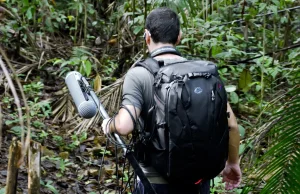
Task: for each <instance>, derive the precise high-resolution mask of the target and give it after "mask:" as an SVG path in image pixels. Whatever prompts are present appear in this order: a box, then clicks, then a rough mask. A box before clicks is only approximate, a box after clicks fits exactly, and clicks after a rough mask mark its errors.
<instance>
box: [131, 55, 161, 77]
mask: <svg viewBox="0 0 300 194" xmlns="http://www.w3.org/2000/svg"><path fill="white" fill-rule="evenodd" d="M162 62H163V61H162ZM135 66H136V67H137V66H142V67H144V68H145V69H147V70H148V71H149V72H150V73H151V74H152V75H155V74H156V73H157V72H158V70H159V68H160V67H161V66H163V63H161V61H156V60H155V59H153V58H147V59H143V60H140V61H139V62H138V63H137V64H136V65H135Z"/></svg>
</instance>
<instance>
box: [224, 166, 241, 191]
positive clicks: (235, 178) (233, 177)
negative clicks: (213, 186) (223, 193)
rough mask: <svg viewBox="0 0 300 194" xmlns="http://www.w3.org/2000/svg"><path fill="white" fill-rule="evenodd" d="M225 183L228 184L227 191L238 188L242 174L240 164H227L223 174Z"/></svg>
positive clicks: (226, 185)
mask: <svg viewBox="0 0 300 194" xmlns="http://www.w3.org/2000/svg"><path fill="white" fill-rule="evenodd" d="M222 176H223V180H222V181H223V182H226V184H225V189H226V190H232V189H234V188H237V187H238V186H239V184H240V183H241V179H242V173H241V169H240V165H239V164H230V163H226V166H225V168H224V170H223V173H222Z"/></svg>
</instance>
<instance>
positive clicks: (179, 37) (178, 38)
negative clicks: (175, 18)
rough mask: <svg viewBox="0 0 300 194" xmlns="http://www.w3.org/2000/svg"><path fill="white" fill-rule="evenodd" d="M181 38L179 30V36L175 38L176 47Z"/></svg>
mask: <svg viewBox="0 0 300 194" xmlns="http://www.w3.org/2000/svg"><path fill="white" fill-rule="evenodd" d="M181 36H182V32H181V30H180V31H179V35H178V37H177V41H176V45H178V44H179V43H180V40H181Z"/></svg>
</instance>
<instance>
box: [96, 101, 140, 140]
mask: <svg viewBox="0 0 300 194" xmlns="http://www.w3.org/2000/svg"><path fill="white" fill-rule="evenodd" d="M125 107H126V108H121V109H120V110H119V112H118V114H117V115H116V116H115V118H112V119H110V118H109V119H104V120H103V122H102V125H101V126H102V130H103V132H104V133H105V134H106V133H112V132H114V133H118V134H120V135H128V134H129V133H131V132H132V130H133V129H134V122H135V121H136V120H137V118H138V117H139V116H140V113H141V111H140V109H138V108H135V107H134V106H132V105H125ZM128 111H129V112H130V113H129V112H128ZM133 119H134V121H133ZM109 121H110V122H109Z"/></svg>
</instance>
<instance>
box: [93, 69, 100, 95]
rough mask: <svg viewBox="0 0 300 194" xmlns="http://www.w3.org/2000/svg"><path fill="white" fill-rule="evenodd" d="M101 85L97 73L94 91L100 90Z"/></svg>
mask: <svg viewBox="0 0 300 194" xmlns="http://www.w3.org/2000/svg"><path fill="white" fill-rule="evenodd" d="M101 86H102V80H101V77H100V75H99V74H98V73H97V76H96V78H95V80H94V91H95V92H100V90H101Z"/></svg>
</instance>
